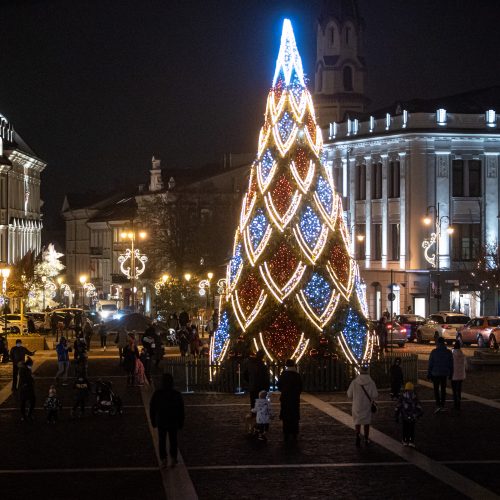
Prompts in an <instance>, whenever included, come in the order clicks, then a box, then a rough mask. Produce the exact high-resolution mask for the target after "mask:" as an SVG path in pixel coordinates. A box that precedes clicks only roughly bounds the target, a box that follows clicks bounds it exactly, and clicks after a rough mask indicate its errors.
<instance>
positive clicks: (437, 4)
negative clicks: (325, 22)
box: [0, 0, 500, 227]
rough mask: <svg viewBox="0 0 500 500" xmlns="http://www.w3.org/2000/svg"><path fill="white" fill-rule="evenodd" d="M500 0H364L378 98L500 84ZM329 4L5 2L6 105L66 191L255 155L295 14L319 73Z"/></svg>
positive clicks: (48, 186) (45, 186)
mask: <svg viewBox="0 0 500 500" xmlns="http://www.w3.org/2000/svg"><path fill="white" fill-rule="evenodd" d="M497 5H498V4H497V2H496V0H473V1H469V0H404V1H401V0H360V1H359V7H360V11H361V14H362V16H363V17H364V19H365V22H366V31H365V40H366V42H365V56H366V60H367V64H368V86H367V94H368V96H369V97H370V98H371V99H372V101H373V104H372V108H377V107H380V106H382V105H386V104H390V103H392V102H394V101H395V100H396V99H409V98H414V97H437V96H439V95H447V94H452V93H457V92H462V91H466V90H470V89H474V88H482V87H487V86H491V85H498V84H500V62H499V61H500V60H499V58H498V51H499V47H500V28H499V24H498V21H499V14H500V10H499V9H500V8H499V7H496V6H497ZM320 7H321V0H302V1H298V0H295V1H294V0H289V1H282V0H199V1H194V0H161V1H160V0H137V1H131V0H114V1H112V0H95V1H93V0H89V1H83V0H81V1H77V0H59V1H55V0H54V1H45V0H38V1H36V0H33V1H26V0H24V1H23V0H8V1H6V0H3V2H2V7H1V11H0V13H1V19H2V29H1V37H0V68H1V77H0V112H1V113H3V114H4V115H5V116H6V117H7V118H8V119H9V120H10V121H11V122H12V123H13V124H14V127H15V128H16V130H17V131H18V132H19V133H20V134H21V136H22V137H23V138H24V140H25V141H26V142H27V143H28V144H30V146H31V147H32V148H33V149H34V151H35V152H36V153H37V154H38V156H40V157H41V158H42V159H44V160H45V161H47V162H48V163H49V165H48V167H47V168H46V170H45V171H44V173H43V174H42V175H43V177H42V195H43V198H44V200H45V203H46V204H45V225H46V226H47V227H54V226H55V225H56V224H57V213H58V211H59V209H60V207H61V204H62V199H63V196H64V193H65V192H68V191H85V190H87V189H89V188H90V189H106V188H111V187H113V186H117V185H118V184H119V183H120V182H123V181H125V182H126V183H136V182H137V183H138V182H141V181H142V182H143V181H144V179H145V177H146V176H147V175H148V169H149V167H150V159H151V156H152V154H153V153H156V154H158V155H159V156H160V157H161V158H162V164H163V165H164V166H167V168H168V167H169V166H171V167H184V166H190V165H195V166H198V165H202V164H205V163H208V162H211V161H214V160H215V159H217V158H220V157H221V156H222V153H223V152H229V151H231V152H254V151H255V150H256V143H257V137H258V132H259V128H260V126H261V122H262V116H263V113H264V110H265V99H266V95H267V92H268V90H269V86H270V84H271V80H272V76H273V72H274V64H275V60H276V56H277V54H278V49H279V39H280V34H281V33H280V29H281V24H282V19H283V18H284V17H287V16H288V17H291V19H292V23H293V26H294V30H295V35H296V38H297V42H298V45H299V50H300V52H301V55H302V60H303V64H304V70H305V72H306V73H308V74H309V75H310V76H311V79H312V77H313V68H314V57H315V50H316V47H315V45H316V24H315V22H316V18H317V16H318V14H319V12H320Z"/></svg>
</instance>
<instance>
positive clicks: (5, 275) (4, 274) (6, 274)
mask: <svg viewBox="0 0 500 500" xmlns="http://www.w3.org/2000/svg"><path fill="white" fill-rule="evenodd" d="M0 272H1V273H2V278H5V279H7V278H8V277H9V276H10V267H4V268H2V270H1V271H0Z"/></svg>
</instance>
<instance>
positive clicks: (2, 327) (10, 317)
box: [0, 314, 28, 333]
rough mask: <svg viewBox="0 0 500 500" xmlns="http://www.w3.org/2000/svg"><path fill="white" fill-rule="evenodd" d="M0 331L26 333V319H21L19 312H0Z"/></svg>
mask: <svg viewBox="0 0 500 500" xmlns="http://www.w3.org/2000/svg"><path fill="white" fill-rule="evenodd" d="M0 332H2V333H21V332H22V333H28V320H27V319H26V317H24V318H23V321H21V315H20V314H2V316H0Z"/></svg>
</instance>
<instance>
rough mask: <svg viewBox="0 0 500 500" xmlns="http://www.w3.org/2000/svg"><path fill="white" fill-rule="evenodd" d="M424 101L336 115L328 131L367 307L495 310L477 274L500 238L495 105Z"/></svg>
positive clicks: (375, 314) (499, 139)
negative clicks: (464, 109)
mask: <svg viewBox="0 0 500 500" xmlns="http://www.w3.org/2000/svg"><path fill="white" fill-rule="evenodd" d="M499 90H500V89H499ZM455 97H458V96H455ZM499 97H500V95H499ZM455 100H456V101H458V102H460V99H455ZM497 100H498V101H500V98H499V99H497ZM444 101H446V99H445V100H444ZM421 107H422V106H421ZM395 108H396V107H395ZM417 108H418V107H415V106H414V110H413V111H409V110H408V109H404V106H401V105H398V106H397V109H396V113H395V114H390V113H384V114H378V115H376V116H371V117H368V118H367V119H366V120H365V121H358V120H355V119H353V120H349V119H348V120H346V121H345V122H343V123H335V122H332V123H331V124H330V127H329V130H325V132H324V135H325V149H326V151H327V161H328V162H329V163H330V165H331V168H332V169H333V172H334V179H335V180H336V185H337V189H338V190H339V192H341V194H342V195H343V197H344V209H345V210H346V220H347V221H348V224H349V226H350V228H351V236H352V252H353V255H354V256H355V257H356V259H357V260H358V262H359V265H360V268H361V274H362V277H363V279H364V281H365V284H366V290H367V298H368V303H369V309H370V316H371V317H372V318H377V319H378V318H379V317H380V315H381V314H382V312H383V311H384V310H388V311H389V312H392V313H395V314H400V313H401V314H403V313H406V312H408V311H409V310H411V311H413V312H415V313H417V314H420V315H422V316H425V315H428V314H429V313H431V312H435V311H437V310H455V311H462V312H464V313H466V314H468V315H471V316H474V315H479V314H498V312H499V307H498V292H496V291H494V290H487V289H486V288H485V287H480V286H478V284H477V282H476V281H475V280H474V276H473V274H472V272H473V270H474V266H477V260H478V256H479V253H480V252H481V251H482V249H484V248H496V249H497V245H498V232H499V196H498V193H499V175H498V169H499V154H500V132H499V130H498V129H497V124H498V118H497V115H496V112H495V110H493V109H488V108H486V109H484V111H482V112H480V113H451V112H448V111H447V110H446V109H445V108H444V107H442V108H439V109H435V110H433V111H430V110H429V111H421V110H419V109H417ZM426 215H427V216H428V220H426V221H425V222H427V223H430V226H426V225H425V224H424V223H423V219H424V218H425V216H426ZM448 231H450V232H451V231H453V233H452V234H449V232H448ZM433 232H434V233H437V235H438V238H436V239H437V240H438V241H437V242H436V243H433V241H432V233H433ZM358 237H359V238H358ZM360 240H362V241H360ZM425 241H427V243H426V244H424V242H425ZM423 244H424V246H429V248H428V249H427V254H426V251H425V248H423ZM426 255H427V258H426ZM433 255H435V256H436V257H435V260H433V259H432V257H433Z"/></svg>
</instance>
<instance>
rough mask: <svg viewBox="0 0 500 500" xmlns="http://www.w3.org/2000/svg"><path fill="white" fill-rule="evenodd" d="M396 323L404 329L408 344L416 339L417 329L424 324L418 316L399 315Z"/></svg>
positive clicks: (423, 319)
mask: <svg viewBox="0 0 500 500" xmlns="http://www.w3.org/2000/svg"><path fill="white" fill-rule="evenodd" d="M396 321H397V322H398V323H399V324H400V325H403V326H404V327H405V328H406V335H407V336H408V342H413V341H414V340H415V339H416V338H417V328H418V327H419V326H420V325H423V324H424V323H425V318H423V317H422V316H419V315H418V314H400V315H399V316H396Z"/></svg>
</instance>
